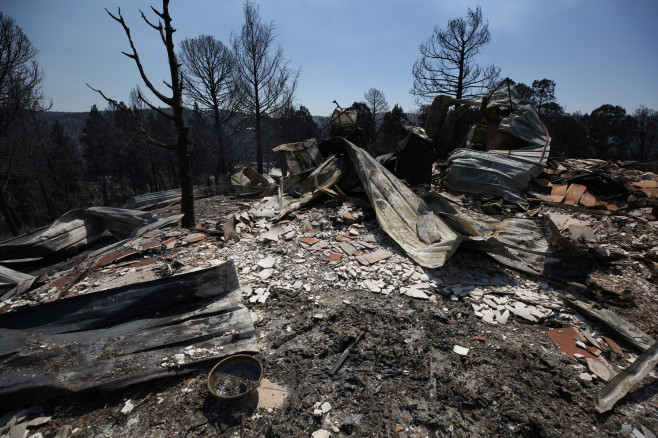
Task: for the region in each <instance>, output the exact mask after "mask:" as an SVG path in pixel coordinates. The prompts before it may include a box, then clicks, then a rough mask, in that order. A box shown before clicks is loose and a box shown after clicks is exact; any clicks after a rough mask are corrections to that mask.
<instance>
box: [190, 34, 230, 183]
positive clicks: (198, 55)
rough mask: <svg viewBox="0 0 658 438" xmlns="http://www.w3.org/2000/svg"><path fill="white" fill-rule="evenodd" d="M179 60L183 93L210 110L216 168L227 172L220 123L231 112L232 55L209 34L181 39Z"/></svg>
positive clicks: (223, 121)
mask: <svg viewBox="0 0 658 438" xmlns="http://www.w3.org/2000/svg"><path fill="white" fill-rule="evenodd" d="M180 59H181V61H182V62H183V71H184V73H185V83H186V85H187V86H186V88H185V93H186V94H187V96H188V97H189V98H190V99H191V100H192V101H194V102H195V103H197V104H199V105H200V106H201V107H203V108H204V109H207V110H209V111H210V113H211V115H212V119H213V123H214V125H215V132H216V135H217V155H218V163H217V164H218V165H217V168H218V169H217V170H218V171H219V173H220V174H225V173H227V172H228V166H227V165H226V151H225V147H224V133H223V125H224V123H226V122H227V121H228V120H229V119H230V118H231V117H232V116H233V115H234V101H235V92H234V88H235V81H234V76H235V56H234V55H233V53H232V52H231V50H230V49H229V48H227V47H226V46H225V45H224V44H222V42H221V41H218V40H216V39H215V38H213V37H212V36H209V35H201V36H198V37H196V38H188V39H185V40H183V42H181V54H180Z"/></svg>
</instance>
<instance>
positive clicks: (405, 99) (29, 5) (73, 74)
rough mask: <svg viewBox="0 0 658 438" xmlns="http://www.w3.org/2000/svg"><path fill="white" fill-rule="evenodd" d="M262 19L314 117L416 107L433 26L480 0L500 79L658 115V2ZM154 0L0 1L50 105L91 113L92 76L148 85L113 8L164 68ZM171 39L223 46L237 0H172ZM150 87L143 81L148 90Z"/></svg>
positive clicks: (156, 68) (573, 107) (238, 9)
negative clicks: (359, 108)
mask: <svg viewBox="0 0 658 438" xmlns="http://www.w3.org/2000/svg"><path fill="white" fill-rule="evenodd" d="M257 3H258V4H259V5H260V13H261V17H262V18H263V19H264V20H265V21H273V22H274V24H275V26H276V32H277V41H278V43H279V44H280V45H281V47H282V48H283V50H284V53H285V55H286V57H287V58H289V59H290V61H291V66H293V67H297V66H301V67H302V76H301V82H300V85H299V88H298V92H297V97H296V102H295V103H296V104H297V105H299V104H302V105H305V106H306V107H308V108H309V109H310V111H311V113H312V114H313V115H329V114H330V113H331V111H332V110H333V108H334V105H333V103H332V101H333V100H334V99H337V100H338V102H339V103H340V104H341V105H343V106H349V105H350V104H351V103H352V102H354V101H360V100H363V94H364V92H365V91H367V90H368V89H369V88H377V89H380V90H381V91H383V92H384V94H385V95H386V98H387V101H388V102H389V104H390V105H391V106H393V104H395V103H399V104H400V105H402V107H403V108H404V109H405V110H413V109H414V108H415V106H416V105H415V102H414V97H413V96H411V95H410V94H409V89H410V88H411V85H412V82H413V79H412V76H411V67H412V65H413V63H414V61H415V60H416V59H417V58H418V56H419V53H418V46H419V44H420V43H421V42H423V41H425V40H426V39H427V38H428V37H429V36H430V35H431V34H432V29H433V27H434V26H435V25H437V24H438V25H441V26H445V25H446V23H447V22H448V20H449V19H451V18H455V17H464V16H465V15H466V9H467V7H469V6H470V7H471V8H475V6H476V5H478V4H480V6H481V7H482V11H483V15H484V16H485V17H486V19H487V20H488V21H489V30H490V32H491V43H490V44H489V45H487V46H486V47H484V49H483V51H482V53H481V55H480V57H479V59H478V61H479V63H481V64H489V63H495V64H496V65H498V66H499V67H501V69H502V77H505V76H509V77H511V78H512V79H514V80H515V81H517V82H524V83H526V84H530V83H532V81H533V80H534V79H542V78H548V79H552V80H554V81H555V82H556V84H557V87H556V95H557V98H558V101H559V103H560V104H562V105H563V106H565V107H566V110H567V111H568V112H574V111H581V112H584V113H588V112H591V111H592V110H593V109H595V108H597V107H598V106H600V105H602V104H605V103H609V104H613V105H621V106H623V107H624V108H626V110H627V111H628V112H633V111H634V110H635V109H637V108H638V107H639V106H640V105H645V106H647V107H649V108H653V109H656V110H658V26H657V25H656V24H655V20H656V17H657V16H658V1H657V0H618V1H613V0H550V1H548V0H545V1H541V2H540V1H533V0H497V1H492V0H481V1H480V2H479V3H478V2H475V1H470V0H444V1H439V0H349V1H348V0H267V1H266V0H260V1H257ZM150 4H153V5H154V6H156V8H158V9H160V8H161V6H162V5H161V4H160V5H158V4H157V2H156V1H153V2H147V1H142V0H132V1H129V0H57V1H55V0H0V10H1V11H3V12H4V13H5V14H8V15H10V16H12V17H13V18H14V19H15V20H16V23H17V24H18V25H19V26H21V27H22V28H23V30H24V31H25V33H26V34H27V35H28V37H29V38H30V40H31V41H32V43H33V44H34V46H35V47H36V48H37V49H38V50H39V52H40V53H39V55H38V62H39V64H40V65H41V67H42V68H43V70H44V72H45V74H46V80H45V82H44V87H43V88H44V91H45V93H46V94H47V95H48V96H50V97H51V98H52V99H53V102H54V106H53V110H56V111H88V110H89V109H90V108H91V106H92V105H93V104H97V105H98V106H99V107H100V108H104V107H105V106H106V105H105V103H104V101H103V100H102V99H101V98H100V96H98V95H97V94H95V93H94V92H92V91H91V90H89V89H88V88H87V87H86V86H85V82H89V83H90V84H91V85H92V86H94V87H96V88H101V89H102V90H103V91H105V92H106V94H108V95H110V96H112V97H113V98H116V99H118V100H127V99H128V95H129V92H130V90H131V88H134V87H135V86H136V85H138V84H139V85H141V80H140V78H139V76H138V72H137V69H136V67H135V66H134V64H133V62H132V60H130V59H128V58H127V57H125V56H124V55H122V54H121V53H120V52H121V51H122V50H129V46H128V42H127V40H126V37H125V35H124V33H123V30H122V29H121V26H120V25H119V24H118V23H116V22H114V21H113V20H112V19H110V17H109V16H107V14H106V13H105V10H104V9H103V8H104V7H107V8H108V9H110V11H112V12H115V11H116V8H117V6H120V7H121V11H122V13H123V15H124V17H125V19H126V21H127V22H128V24H129V26H130V27H131V30H132V32H133V37H134V40H135V43H136V45H137V48H138V50H139V51H140V55H141V56H142V57H143V58H144V64H145V67H146V70H147V72H148V74H149V76H150V77H151V79H152V81H153V82H154V83H156V84H159V85H160V86H161V87H164V86H163V85H162V80H163V79H165V78H166V75H167V65H166V55H165V52H164V47H163V46H162V44H161V43H160V41H159V36H158V35H157V33H156V32H155V31H153V30H152V29H150V28H149V27H148V26H146V24H145V23H144V22H143V21H142V19H141V17H140V16H139V12H138V9H139V8H142V10H144V12H145V13H146V14H147V17H149V18H153V17H154V15H153V13H152V12H151V11H150V9H149V5H150ZM170 9H171V13H172V17H173V25H174V27H175V28H176V29H178V31H177V32H176V34H175V36H176V38H177V40H176V41H180V40H182V39H184V38H187V37H194V36H197V35H200V34H209V35H213V36H214V37H216V38H217V39H219V40H221V41H222V42H224V43H225V44H228V43H229V41H230V36H231V33H232V32H239V30H240V28H241V26H242V22H243V17H242V2H241V1H239V0H230V1H229V0H172V2H171V5H170ZM142 88H143V86H142Z"/></svg>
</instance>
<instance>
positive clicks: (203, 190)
mask: <svg viewBox="0 0 658 438" xmlns="http://www.w3.org/2000/svg"><path fill="white" fill-rule="evenodd" d="M192 194H193V196H194V197H195V198H204V197H206V196H210V191H209V188H208V187H206V186H194V187H193V188H192ZM180 199H181V191H180V189H172V190H164V191H161V192H152V193H142V194H141V195H137V196H133V197H132V198H130V199H128V201H126V203H125V204H123V208H127V209H131V210H147V209H149V208H155V207H158V206H161V205H166V204H170V203H174V202H176V201H178V200H180Z"/></svg>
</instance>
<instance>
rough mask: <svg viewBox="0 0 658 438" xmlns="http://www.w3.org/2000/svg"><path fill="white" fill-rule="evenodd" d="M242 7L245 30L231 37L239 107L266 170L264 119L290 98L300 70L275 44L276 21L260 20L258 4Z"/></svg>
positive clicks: (260, 165) (257, 159)
mask: <svg viewBox="0 0 658 438" xmlns="http://www.w3.org/2000/svg"><path fill="white" fill-rule="evenodd" d="M243 11H244V18H245V23H244V24H243V25H242V31H241V32H240V34H238V35H234V36H233V37H232V43H233V53H234V54H235V60H236V99H237V108H238V109H239V110H240V111H241V112H243V113H244V114H245V115H246V116H247V118H248V120H249V124H250V125H251V127H252V128H253V129H254V131H255V134H256V162H257V165H258V172H260V173H263V127H264V126H263V124H264V121H265V119H266V118H268V117H270V116H271V115H272V114H273V113H276V112H277V111H278V110H279V109H280V108H282V107H284V106H286V105H288V104H289V103H290V102H291V100H292V97H293V94H294V92H295V88H296V87H297V81H298V79H299V74H300V71H299V70H291V69H290V68H288V64H289V61H286V60H285V59H284V57H283V50H282V49H281V48H280V47H279V48H275V47H274V46H273V43H274V24H273V23H269V24H265V23H263V22H262V21H261V18H260V16H259V15H258V6H256V5H255V4H254V3H252V2H250V1H248V0H247V1H246V2H245V3H244V7H243Z"/></svg>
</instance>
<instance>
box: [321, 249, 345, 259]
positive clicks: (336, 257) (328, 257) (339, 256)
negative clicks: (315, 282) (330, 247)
mask: <svg viewBox="0 0 658 438" xmlns="http://www.w3.org/2000/svg"><path fill="white" fill-rule="evenodd" d="M342 257H343V256H342V255H340V254H338V253H337V252H333V251H331V252H330V253H329V255H328V256H327V257H324V258H323V259H322V261H323V262H335V261H338V260H340V259H341V258H342Z"/></svg>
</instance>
